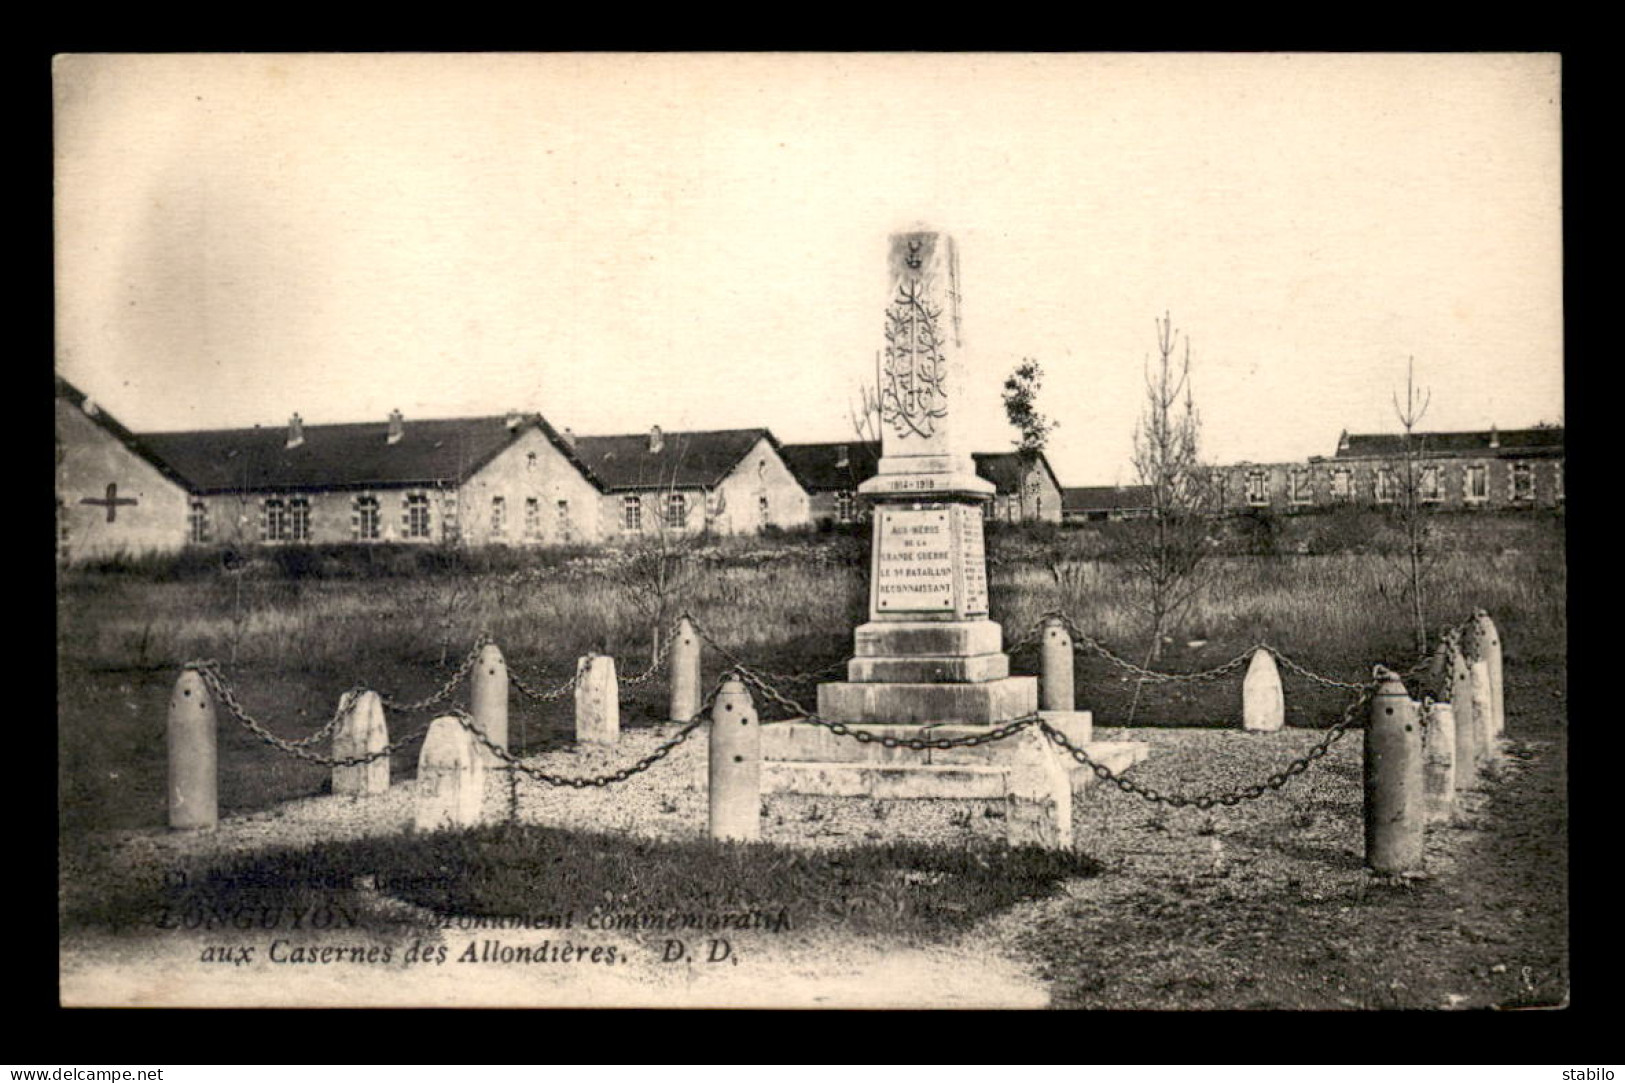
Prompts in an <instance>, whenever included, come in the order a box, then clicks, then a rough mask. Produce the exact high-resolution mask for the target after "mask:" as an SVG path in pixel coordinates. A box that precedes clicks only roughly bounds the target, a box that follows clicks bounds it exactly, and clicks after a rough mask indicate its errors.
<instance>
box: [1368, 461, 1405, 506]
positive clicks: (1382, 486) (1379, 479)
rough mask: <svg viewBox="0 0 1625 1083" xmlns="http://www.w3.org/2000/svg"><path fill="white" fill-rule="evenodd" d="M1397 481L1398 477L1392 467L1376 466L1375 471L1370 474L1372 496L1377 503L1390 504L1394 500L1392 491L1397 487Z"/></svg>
mask: <svg viewBox="0 0 1625 1083" xmlns="http://www.w3.org/2000/svg"><path fill="white" fill-rule="evenodd" d="M1398 481H1399V479H1398V478H1397V477H1396V476H1395V475H1394V468H1393V467H1391V466H1379V467H1377V472H1376V474H1374V475H1373V476H1372V480H1371V486H1372V496H1373V497H1374V498H1375V499H1376V501H1377V503H1379V504H1392V503H1393V502H1394V491H1395V490H1396V489H1397V488H1398V487H1399V485H1398Z"/></svg>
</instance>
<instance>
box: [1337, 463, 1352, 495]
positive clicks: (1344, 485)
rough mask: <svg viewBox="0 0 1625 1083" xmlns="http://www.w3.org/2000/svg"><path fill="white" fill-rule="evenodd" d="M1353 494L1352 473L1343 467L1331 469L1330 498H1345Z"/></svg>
mask: <svg viewBox="0 0 1625 1083" xmlns="http://www.w3.org/2000/svg"><path fill="white" fill-rule="evenodd" d="M1353 495H1354V475H1353V474H1352V473H1351V472H1350V471H1349V470H1348V469H1347V468H1346V467H1345V468H1342V469H1338V470H1333V471H1332V499H1333V500H1347V499H1348V498H1349V497H1351V496H1353Z"/></svg>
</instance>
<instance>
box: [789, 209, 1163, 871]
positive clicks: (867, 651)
mask: <svg viewBox="0 0 1625 1083" xmlns="http://www.w3.org/2000/svg"><path fill="white" fill-rule="evenodd" d="M888 269H889V271H890V275H891V289H892V292H891V294H890V297H889V301H888V307H887V310H886V330H885V338H886V348H885V351H884V361H883V363H882V368H881V372H880V373H879V374H878V377H879V379H878V382H877V394H878V398H879V405H880V420H881V425H882V429H883V435H884V444H883V447H882V454H881V458H880V462H879V465H878V467H877V472H876V474H875V476H874V477H872V478H869V479H868V480H866V481H864V482H863V483H862V484H861V485H859V486H858V493H859V495H860V496H861V497H863V498H864V499H865V500H867V501H869V502H870V503H871V504H872V505H873V506H874V547H873V553H872V556H871V563H870V569H869V571H870V574H869V622H868V623H867V624H863V625H860V626H859V627H858V628H857V630H856V632H855V633H854V636H853V639H854V643H855V649H854V652H853V655H854V656H853V658H852V660H851V662H849V663H848V664H847V674H846V675H847V679H846V680H845V681H836V682H830V683H826V684H821V685H819V686H818V717H819V719H821V720H823V721H824V722H828V723H841V724H843V725H847V726H854V727H856V728H858V729H860V730H864V731H867V732H871V733H874V734H875V735H876V736H884V737H891V738H897V739H899V740H901V741H905V742H906V741H908V740H911V739H914V738H924V739H930V740H939V739H941V738H944V737H947V738H955V737H965V736H970V735H975V734H981V733H986V732H988V730H990V729H993V728H995V727H998V726H1001V725H1003V724H1006V723H1009V722H1013V721H1016V720H1017V719H1021V718H1026V717H1030V716H1032V715H1033V714H1035V713H1037V712H1038V679H1037V678H1036V677H1012V676H1011V675H1010V659H1009V656H1008V655H1006V654H1005V653H1004V632H1003V629H1002V628H1000V626H999V625H998V624H996V623H994V622H993V621H992V620H990V619H988V594H987V556H986V553H985V551H984V548H983V542H982V519H983V508H984V507H985V506H986V504H987V503H988V501H990V500H991V499H992V498H993V494H994V487H993V484H992V483H991V482H989V481H987V480H986V479H984V478H981V477H978V476H977V474H976V464H975V462H974V461H973V459H972V458H971V455H970V453H969V451H968V449H967V448H966V447H965V446H964V442H963V432H958V433H956V432H954V431H953V428H952V427H951V426H950V424H949V410H948V403H949V393H950V390H951V389H956V388H957V387H958V386H959V374H958V372H957V355H958V350H959V348H960V345H961V344H960V341H959V330H960V320H959V310H958V306H959V296H960V293H959V285H958V273H959V264H958V259H957V256H956V255H955V251H954V245H953V241H952V239H951V238H949V237H948V236H946V235H944V234H938V233H923V232H922V233H905V234H898V235H895V236H893V237H892V238H891V251H890V256H889V261H888ZM955 393H957V392H955ZM1046 721H1050V723H1051V724H1052V725H1055V726H1056V728H1057V729H1059V730H1061V731H1062V732H1064V733H1065V734H1066V736H1067V739H1068V740H1069V741H1071V742H1073V743H1074V744H1076V745H1080V746H1082V747H1084V748H1085V749H1086V750H1087V751H1088V752H1089V754H1090V755H1091V756H1092V757H1094V758H1095V759H1096V760H1097V762H1103V763H1107V764H1108V765H1110V766H1112V767H1113V768H1114V769H1121V768H1123V767H1127V766H1129V765H1130V764H1132V763H1135V762H1138V761H1139V760H1140V759H1141V758H1143V756H1144V754H1145V748H1146V746H1144V745H1136V744H1129V743H1126V742H1125V743H1123V747H1121V748H1118V747H1115V746H1113V747H1108V746H1105V745H1102V744H1100V743H1098V742H1090V741H1089V730H1090V717H1089V715H1088V713H1087V712H1077V711H1060V712H1052V713H1050V715H1049V716H1048V717H1047V718H1046ZM762 759H763V764H762V788H763V790H764V791H765V792H778V793H806V794H829V795H832V796H836V795H839V796H868V797H876V798H894V797H921V798H929V797H958V798H978V797H980V798H1000V797H1002V798H1004V799H1005V800H1006V802H1007V808H1006V823H1007V825H1008V831H1009V836H1008V837H1009V839H1010V842H1011V843H1012V844H1036V845H1041V846H1051V847H1060V848H1070V847H1071V845H1072V791H1073V789H1074V787H1078V788H1081V787H1082V786H1086V785H1088V784H1089V783H1090V782H1093V781H1094V778H1095V776H1094V773H1093V772H1092V771H1089V770H1087V769H1084V768H1082V767H1081V765H1079V764H1077V763H1076V762H1074V761H1073V760H1072V758H1071V757H1070V756H1067V755H1065V754H1064V753H1063V752H1062V751H1061V750H1060V748H1059V747H1057V746H1056V744H1055V743H1054V742H1053V741H1051V740H1050V739H1049V738H1048V737H1047V736H1045V735H1044V733H1043V731H1042V730H1040V729H1039V728H1038V727H1037V726H1030V727H1027V728H1026V729H1023V730H1021V731H1019V732H1017V733H1014V734H1012V735H1010V736H1009V737H1006V738H1004V739H1001V740H999V741H991V742H988V743H986V744H980V745H965V746H958V747H954V748H948V749H929V748H928V749H921V750H914V749H910V748H907V747H903V746H899V747H895V748H887V747H885V746H884V745H882V744H881V743H879V742H877V741H859V740H858V739H856V738H855V737H852V736H841V735H837V734H836V733H834V732H833V731H832V730H830V729H829V728H828V726H827V725H820V724H818V723H812V722H786V723H775V724H773V725H769V726H765V727H763V730H762Z"/></svg>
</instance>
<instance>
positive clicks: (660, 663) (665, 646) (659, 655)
mask: <svg viewBox="0 0 1625 1083" xmlns="http://www.w3.org/2000/svg"><path fill="white" fill-rule="evenodd" d="M676 631H677V625H676V624H675V623H674V624H673V625H672V631H671V634H668V635H667V636H665V637H664V638H662V639H661V641H660V647H659V648H658V649H657V650H656V651H655V656H654V659H653V660H652V661H651V662H650V663H649V667H648V668H647V669H645V670H644V671H643V672H642V673H640V674H638V675H637V676H636V677H623V678H620V679H619V680H618V681H617V682H616V683H617V684H620V685H623V686H624V685H637V684H642V683H643V682H644V681H647V680H649V679H650V678H651V677H653V676H654V675H655V674H656V673H658V672H660V670H661V669H663V668H664V667H665V664H666V661H667V659H668V657H669V656H670V654H671V644H672V640H673V638H674V637H675V635H676ZM580 679H581V670H580V668H579V666H578V667H577V669H576V671H575V672H574V673H572V674H571V675H570V677H569V679H568V680H566V681H565V682H564V683H563V684H560V685H558V686H556V687H554V688H551V689H549V690H547V691H545V692H544V691H542V690H541V689H539V688H536V687H535V686H533V685H531V684H530V683H529V682H527V681H526V680H525V679H524V678H523V677H521V676H520V675H519V674H518V673H517V672H516V671H515V670H514V667H513V665H512V664H511V663H510V664H509V666H508V683H509V684H511V685H513V686H514V687H515V688H517V689H518V690H519V692H520V694H521V695H523V696H525V697H527V698H529V699H533V700H535V701H536V702H538V703H547V702H550V701H552V700H556V699H559V698H560V697H562V696H565V695H568V694H569V693H570V691H571V690H572V689H574V688H575V686H576V683H577V682H578V681H580Z"/></svg>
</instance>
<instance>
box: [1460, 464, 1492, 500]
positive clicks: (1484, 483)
mask: <svg viewBox="0 0 1625 1083" xmlns="http://www.w3.org/2000/svg"><path fill="white" fill-rule="evenodd" d="M1462 490H1463V492H1464V494H1465V496H1464V499H1465V500H1466V501H1467V503H1469V504H1480V503H1483V502H1484V501H1486V500H1488V499H1489V498H1490V468H1489V467H1487V466H1485V465H1484V464H1483V463H1473V464H1472V465H1471V466H1469V467H1467V476H1466V479H1465V480H1464V482H1463V484H1462Z"/></svg>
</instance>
